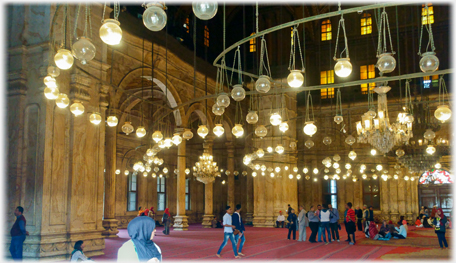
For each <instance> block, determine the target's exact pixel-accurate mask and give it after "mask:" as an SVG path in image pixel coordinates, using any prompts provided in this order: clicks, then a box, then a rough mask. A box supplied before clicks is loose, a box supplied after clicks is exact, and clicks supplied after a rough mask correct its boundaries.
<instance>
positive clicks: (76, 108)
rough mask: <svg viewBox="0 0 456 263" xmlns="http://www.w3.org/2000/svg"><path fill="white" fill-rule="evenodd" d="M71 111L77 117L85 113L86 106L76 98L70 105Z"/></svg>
mask: <svg viewBox="0 0 456 263" xmlns="http://www.w3.org/2000/svg"><path fill="white" fill-rule="evenodd" d="M70 111H71V113H73V114H74V116H76V117H77V116H79V115H81V114H83V113H84V106H83V105H82V103H81V102H80V101H78V100H75V101H74V103H73V104H71V106H70Z"/></svg>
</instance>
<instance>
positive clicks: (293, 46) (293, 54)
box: [288, 25, 304, 72]
mask: <svg viewBox="0 0 456 263" xmlns="http://www.w3.org/2000/svg"><path fill="white" fill-rule="evenodd" d="M296 41H297V42H298V45H297V46H298V49H299V56H300V58H301V66H302V68H301V71H302V72H304V60H303V58H302V50H301V42H300V41H299V33H298V25H296V26H294V27H293V31H292V33H291V50H290V62H289V64H288V70H295V69H296V51H295V49H296Z"/></svg>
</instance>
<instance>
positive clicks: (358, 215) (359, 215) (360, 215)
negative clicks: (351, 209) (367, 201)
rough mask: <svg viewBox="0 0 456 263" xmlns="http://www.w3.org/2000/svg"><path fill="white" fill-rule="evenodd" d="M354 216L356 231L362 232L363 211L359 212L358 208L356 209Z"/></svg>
mask: <svg viewBox="0 0 456 263" xmlns="http://www.w3.org/2000/svg"><path fill="white" fill-rule="evenodd" d="M355 215H356V219H357V220H356V224H357V226H358V231H363V210H361V208H359V206H357V207H356V210H355Z"/></svg>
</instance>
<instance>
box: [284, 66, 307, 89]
mask: <svg viewBox="0 0 456 263" xmlns="http://www.w3.org/2000/svg"><path fill="white" fill-rule="evenodd" d="M287 82H288V85H289V86H290V87H292V88H299V87H301V86H302V84H303V83H304V76H303V75H302V73H301V71H300V70H297V69H295V70H290V74H288V77H287Z"/></svg>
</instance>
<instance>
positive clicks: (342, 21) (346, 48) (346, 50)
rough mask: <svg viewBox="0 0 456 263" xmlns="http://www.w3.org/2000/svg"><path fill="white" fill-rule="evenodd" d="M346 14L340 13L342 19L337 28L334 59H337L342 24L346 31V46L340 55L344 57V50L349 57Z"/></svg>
mask: <svg viewBox="0 0 456 263" xmlns="http://www.w3.org/2000/svg"><path fill="white" fill-rule="evenodd" d="M339 11H340V4H339ZM344 21H345V20H344V14H341V15H340V20H339V26H338V28H337V38H336V48H335V50H334V57H333V59H334V60H337V57H336V56H337V45H338V42H339V32H340V27H341V25H342V30H343V31H344V39H345V48H344V49H343V50H342V52H340V57H342V53H344V51H345V52H346V53H347V58H349V53H348V40H347V33H346V31H345V22H344Z"/></svg>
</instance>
